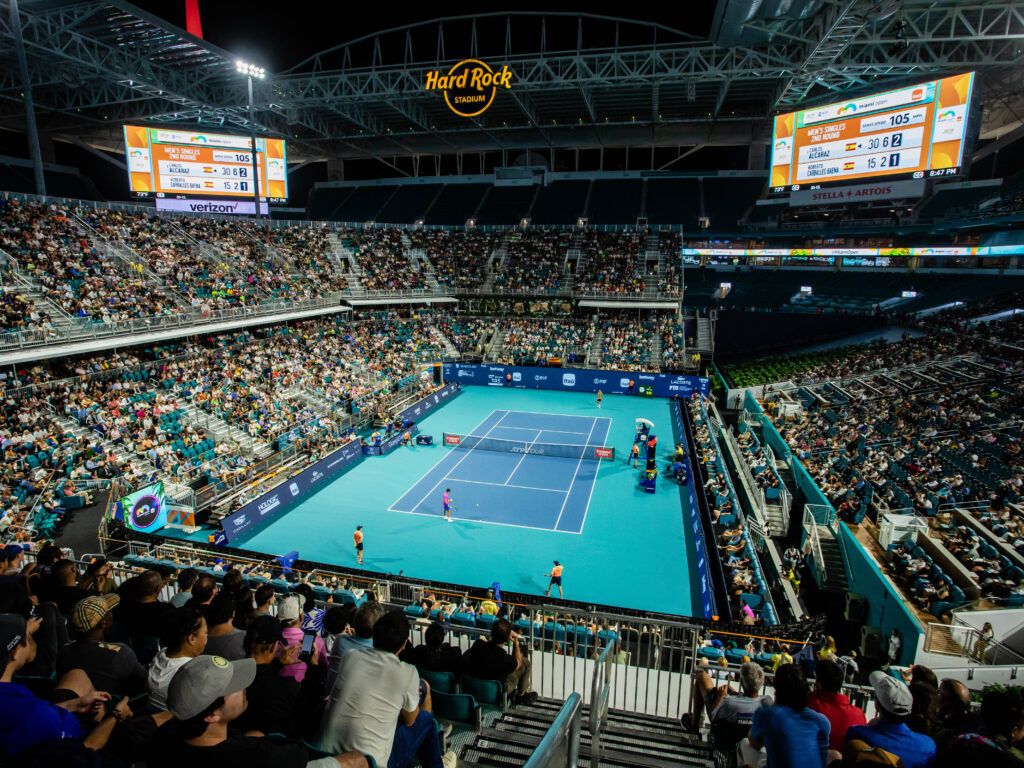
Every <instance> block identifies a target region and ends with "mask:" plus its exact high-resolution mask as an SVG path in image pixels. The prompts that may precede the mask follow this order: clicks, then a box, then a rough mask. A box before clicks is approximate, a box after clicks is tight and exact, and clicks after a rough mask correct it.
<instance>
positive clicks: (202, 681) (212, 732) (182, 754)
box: [146, 656, 368, 768]
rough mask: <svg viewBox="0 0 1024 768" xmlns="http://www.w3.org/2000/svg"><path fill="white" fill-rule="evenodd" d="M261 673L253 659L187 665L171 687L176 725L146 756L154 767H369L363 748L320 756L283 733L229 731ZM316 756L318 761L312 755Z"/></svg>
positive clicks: (206, 659) (170, 707) (220, 659)
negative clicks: (245, 733) (274, 735)
mask: <svg viewBox="0 0 1024 768" xmlns="http://www.w3.org/2000/svg"><path fill="white" fill-rule="evenodd" d="M255 677H256V662H255V661H253V660H252V659H241V660H239V661H228V660H227V659H225V658H223V657H221V656H197V657H196V658H194V659H191V660H190V661H189V662H188V663H187V664H185V665H184V666H183V667H181V668H180V669H179V670H178V671H177V672H176V673H175V675H174V677H173V678H172V679H171V684H170V687H169V688H168V690H167V709H168V710H169V711H170V712H171V714H172V715H174V717H175V720H176V722H175V724H174V726H173V727H172V728H170V729H168V730H167V731H166V732H165V733H164V738H163V739H160V740H159V743H158V745H157V747H156V748H155V749H154V750H153V752H154V754H153V755H151V756H149V757H148V758H147V760H146V765H147V766H153V768H172V767H173V768H182V766H188V768H226V766H233V765H244V766H246V768H264V767H265V768H270V767H271V766H273V768H338V766H342V767H343V768H367V767H368V763H367V760H366V758H365V757H364V756H363V755H362V754H360V753H358V752H350V753H348V754H345V755H338V756H337V757H321V758H316V757H315V756H313V755H310V753H309V751H308V750H307V749H306V747H305V746H304V745H303V744H302V743H301V742H299V741H295V740H292V739H286V738H283V737H280V738H279V737H273V736H263V735H262V734H258V735H245V736H237V735H234V734H230V733H229V726H230V725H231V723H232V722H234V720H236V719H237V718H238V716H239V715H241V714H242V713H243V712H244V711H245V708H246V707H247V706H248V702H247V701H246V699H245V689H246V688H247V687H248V686H249V685H251V684H252V681H253V679H254V678H255ZM311 758H312V759H311Z"/></svg>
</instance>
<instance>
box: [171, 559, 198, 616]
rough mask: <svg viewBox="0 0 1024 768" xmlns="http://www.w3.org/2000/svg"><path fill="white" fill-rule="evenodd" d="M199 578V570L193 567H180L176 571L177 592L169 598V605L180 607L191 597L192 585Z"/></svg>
mask: <svg viewBox="0 0 1024 768" xmlns="http://www.w3.org/2000/svg"><path fill="white" fill-rule="evenodd" d="M198 578H199V571H197V570H196V569H195V568H182V569H181V571H180V572H179V573H178V592H177V594H175V595H174V597H172V598H171V605H173V606H174V607H175V608H181V607H182V606H183V605H185V603H187V602H188V601H189V600H191V599H192V587H193V586H194V585H195V583H196V580H197V579H198Z"/></svg>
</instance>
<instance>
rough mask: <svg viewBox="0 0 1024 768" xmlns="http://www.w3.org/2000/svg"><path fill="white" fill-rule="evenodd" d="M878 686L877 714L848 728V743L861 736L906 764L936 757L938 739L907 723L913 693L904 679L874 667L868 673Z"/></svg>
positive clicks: (915, 767) (920, 766) (918, 766)
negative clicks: (874, 669)
mask: <svg viewBox="0 0 1024 768" xmlns="http://www.w3.org/2000/svg"><path fill="white" fill-rule="evenodd" d="M868 682H869V683H871V687H872V688H874V690H875V702H876V704H877V705H878V717H877V718H876V719H875V720H873V721H872V722H871V723H870V724H869V725H855V726H853V727H852V728H850V729H848V730H847V731H846V743H847V744H849V743H850V742H851V741H854V740H859V741H863V742H864V743H865V744H867V745H868V746H869V747H876V748H878V749H884V750H885V751H886V752H889V753H891V754H893V755H896V756H897V757H898V758H900V760H902V761H903V768H924V766H926V765H928V764H929V763H930V762H931V761H932V759H933V758H934V757H935V742H934V741H932V739H931V737H929V736H925V735H924V734H922V733H914V731H912V730H910V728H908V727H907V719H908V718H909V717H910V710H911V709H912V708H913V706H914V696H913V694H911V692H910V689H909V688H908V687H907V686H906V684H905V683H903V681H901V680H897V679H896V678H895V677H893V676H891V675H889V674H886V673H885V672H881V671H875V672H872V673H871V674H870V675H869V676H868Z"/></svg>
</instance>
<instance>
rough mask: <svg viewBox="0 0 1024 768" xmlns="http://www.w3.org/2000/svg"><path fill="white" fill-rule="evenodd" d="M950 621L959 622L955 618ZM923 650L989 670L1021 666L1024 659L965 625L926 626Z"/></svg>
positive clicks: (935, 624)
mask: <svg viewBox="0 0 1024 768" xmlns="http://www.w3.org/2000/svg"><path fill="white" fill-rule="evenodd" d="M953 621H954V622H956V621H958V619H957V618H956V615H955V614H954V618H953ZM961 622H962V620H961ZM924 650H925V651H927V652H929V653H937V654H940V655H943V656H955V657H958V658H962V659H964V660H965V661H967V662H968V663H970V662H974V663H976V664H983V665H988V666H1006V665H1013V664H1024V656H1022V655H1021V654H1019V653H1017V652H1016V651H1014V650H1012V649H1010V648H1008V647H1007V646H1005V645H1003V644H1002V643H1001V642H999V641H998V640H996V639H994V638H992V637H989V636H988V635H986V634H984V633H982V632H981V631H980V630H978V629H976V628H975V627H972V626H970V625H968V624H965V623H954V624H938V623H934V622H933V623H930V624H928V627H927V629H926V630H925V637H924Z"/></svg>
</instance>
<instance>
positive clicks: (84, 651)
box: [57, 595, 146, 698]
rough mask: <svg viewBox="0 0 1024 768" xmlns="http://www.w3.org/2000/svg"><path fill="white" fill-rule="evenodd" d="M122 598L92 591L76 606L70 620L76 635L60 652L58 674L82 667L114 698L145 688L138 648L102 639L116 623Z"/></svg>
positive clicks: (99, 686)
mask: <svg viewBox="0 0 1024 768" xmlns="http://www.w3.org/2000/svg"><path fill="white" fill-rule="evenodd" d="M120 601H121V599H120V598H119V597H118V596H117V595H92V596H91V597H87V598H86V599H85V600H82V601H81V602H79V603H78V605H76V606H75V607H74V609H73V610H72V611H71V616H70V621H69V623H70V625H71V631H72V633H73V634H74V635H75V636H76V637H77V639H76V641H75V642H74V643H72V644H71V645H68V646H66V647H64V648H62V649H61V651H60V654H59V655H58V656H57V675H58V677H59V676H61V675H63V674H64V673H65V672H68V671H70V670H72V669H81V670H83V671H84V672H85V673H86V674H87V675H88V676H89V680H90V681H91V682H92V684H93V687H94V688H96V690H99V691H106V692H107V693H109V694H110V695H111V696H113V697H114V698H120V697H121V696H134V695H136V694H138V693H142V692H143V691H144V690H145V689H146V668H145V667H144V666H142V665H141V664H140V663H139V660H138V658H136V656H135V652H134V651H133V650H132V649H131V648H129V647H128V646H127V645H125V644H124V643H108V642H104V640H103V638H104V635H105V633H106V631H107V630H108V629H109V628H110V625H111V624H113V613H112V612H113V610H114V606H116V605H117V604H118V603H119V602H120Z"/></svg>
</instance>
